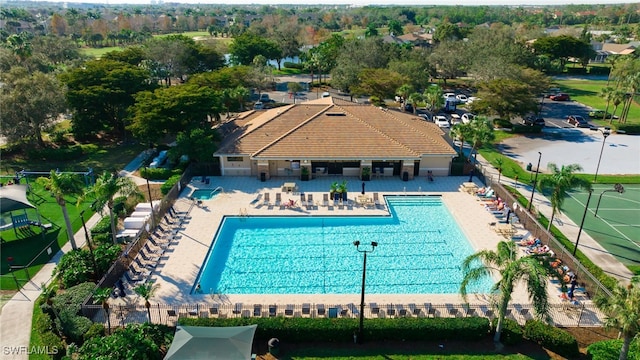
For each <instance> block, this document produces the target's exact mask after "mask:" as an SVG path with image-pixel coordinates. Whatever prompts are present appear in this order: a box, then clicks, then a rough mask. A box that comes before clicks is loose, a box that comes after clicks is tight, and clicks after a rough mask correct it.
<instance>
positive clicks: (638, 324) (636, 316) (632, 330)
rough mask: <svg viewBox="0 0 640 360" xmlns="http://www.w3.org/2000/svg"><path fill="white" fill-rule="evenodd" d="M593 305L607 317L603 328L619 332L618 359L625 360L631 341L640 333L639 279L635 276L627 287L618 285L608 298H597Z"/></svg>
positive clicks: (602, 296)
mask: <svg viewBox="0 0 640 360" xmlns="http://www.w3.org/2000/svg"><path fill="white" fill-rule="evenodd" d="M595 303H596V305H597V306H598V307H599V308H600V309H601V310H602V311H603V312H604V313H605V314H606V315H607V319H606V321H605V324H604V325H605V327H608V328H615V329H618V331H620V335H622V339H623V342H622V348H621V349H620V356H619V357H618V359H619V360H626V359H627V355H628V353H629V345H630V344H631V341H632V340H633V339H634V338H635V337H636V336H637V335H638V333H640V277H638V276H635V277H634V278H633V279H632V280H631V284H630V285H629V286H627V287H624V286H620V285H618V286H617V287H616V288H615V289H614V290H613V293H612V296H610V297H608V296H604V295H601V296H599V297H597V298H596V299H595Z"/></svg>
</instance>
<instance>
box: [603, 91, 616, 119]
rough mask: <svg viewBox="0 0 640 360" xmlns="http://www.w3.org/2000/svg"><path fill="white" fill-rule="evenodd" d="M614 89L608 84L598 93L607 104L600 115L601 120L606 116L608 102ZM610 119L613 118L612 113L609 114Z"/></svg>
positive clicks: (611, 98)
mask: <svg viewBox="0 0 640 360" xmlns="http://www.w3.org/2000/svg"><path fill="white" fill-rule="evenodd" d="M614 91H615V89H614V88H612V87H610V86H607V87H604V88H602V90H601V91H600V94H599V95H600V97H601V98H603V99H604V100H606V101H607V106H606V108H605V109H604V115H602V120H603V121H604V120H605V119H606V118H607V113H608V112H609V104H610V103H611V101H612V100H613V93H614ZM611 119H613V115H611Z"/></svg>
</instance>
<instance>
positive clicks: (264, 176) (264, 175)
mask: <svg viewBox="0 0 640 360" xmlns="http://www.w3.org/2000/svg"><path fill="white" fill-rule="evenodd" d="M260 181H262V182H265V181H267V174H266V173H263V172H261V173H260Z"/></svg>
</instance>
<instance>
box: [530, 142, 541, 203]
mask: <svg viewBox="0 0 640 360" xmlns="http://www.w3.org/2000/svg"><path fill="white" fill-rule="evenodd" d="M541 159H542V153H541V152H540V151H538V166H536V177H535V178H534V179H533V184H532V186H531V200H529V206H528V207H527V211H531V206H532V205H533V194H535V193H536V185H537V184H538V173H539V172H540V160H541Z"/></svg>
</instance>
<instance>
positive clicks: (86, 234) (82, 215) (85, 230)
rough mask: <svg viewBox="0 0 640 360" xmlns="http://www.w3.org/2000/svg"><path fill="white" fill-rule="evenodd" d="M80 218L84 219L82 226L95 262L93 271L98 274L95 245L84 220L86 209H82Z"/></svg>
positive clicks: (92, 259)
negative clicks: (92, 243)
mask: <svg viewBox="0 0 640 360" xmlns="http://www.w3.org/2000/svg"><path fill="white" fill-rule="evenodd" d="M80 220H81V221H82V228H83V229H84V238H85V240H86V241H87V246H88V247H89V253H90V254H91V261H92V262H93V271H94V272H95V275H96V276H98V263H96V256H95V255H94V254H93V246H91V240H90V238H89V232H88V231H87V225H86V224H85V222H84V210H82V211H80Z"/></svg>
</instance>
